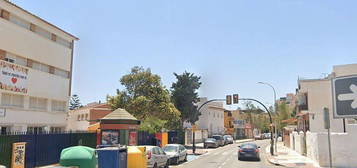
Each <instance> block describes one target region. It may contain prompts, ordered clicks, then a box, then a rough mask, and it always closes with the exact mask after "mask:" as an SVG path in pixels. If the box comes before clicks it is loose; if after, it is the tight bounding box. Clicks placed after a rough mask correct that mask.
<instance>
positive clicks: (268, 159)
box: [265, 146, 286, 167]
mask: <svg viewBox="0 0 357 168" xmlns="http://www.w3.org/2000/svg"><path fill="white" fill-rule="evenodd" d="M269 148H270V146H267V147H266V148H265V153H266V154H267V157H266V158H267V161H268V162H269V163H270V164H273V165H276V166H282V167H286V166H284V165H282V164H280V163H277V162H275V161H273V160H274V159H273V157H272V156H270V152H267V151H269Z"/></svg>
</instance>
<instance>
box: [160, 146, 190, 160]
mask: <svg viewBox="0 0 357 168" xmlns="http://www.w3.org/2000/svg"><path fill="white" fill-rule="evenodd" d="M163 150H164V152H165V153H166V154H167V155H168V156H169V158H170V163H171V164H176V165H177V164H179V163H180V162H181V161H187V150H186V148H185V147H184V146H183V145H180V144H168V145H166V146H165V147H164V148H163Z"/></svg>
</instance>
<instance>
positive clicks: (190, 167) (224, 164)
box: [170, 140, 281, 168]
mask: <svg viewBox="0 0 357 168" xmlns="http://www.w3.org/2000/svg"><path fill="white" fill-rule="evenodd" d="M254 143H256V144H257V145H259V146H260V147H261V152H260V158H261V161H239V160H238V153H237V152H238V144H232V145H226V146H224V147H220V148H217V149H216V150H212V151H209V152H208V153H206V154H204V155H201V156H199V157H197V158H196V159H194V160H192V161H189V162H186V163H182V164H180V165H177V166H170V167H172V168H176V167H177V168H203V167H204V168H237V167H244V168H273V167H276V168H277V167H279V166H275V165H272V164H270V163H269V162H268V161H267V159H266V152H265V148H266V147H267V146H268V144H269V140H258V141H254ZM279 168H281V167H279Z"/></svg>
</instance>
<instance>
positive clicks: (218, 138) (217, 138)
mask: <svg viewBox="0 0 357 168" xmlns="http://www.w3.org/2000/svg"><path fill="white" fill-rule="evenodd" d="M212 138H214V139H216V140H220V139H221V136H212Z"/></svg>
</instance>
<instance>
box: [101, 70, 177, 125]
mask: <svg viewBox="0 0 357 168" xmlns="http://www.w3.org/2000/svg"><path fill="white" fill-rule="evenodd" d="M120 83H121V84H122V85H123V86H124V87H125V89H123V90H117V93H116V95H115V96H110V95H108V96H107V103H108V104H109V105H110V106H111V108H112V109H113V110H115V109H117V108H124V109H126V110H127V111H128V112H129V113H131V114H132V115H134V116H135V117H136V118H137V119H139V120H141V121H142V126H141V127H140V128H141V129H142V130H146V131H153V130H152V129H154V130H155V131H156V132H158V131H160V130H161V129H162V128H166V129H172V128H171V127H172V125H171V124H170V122H173V121H176V120H177V119H178V118H179V117H180V112H179V111H178V110H177V109H176V108H175V106H174V104H173V103H171V99H170V94H169V91H168V90H167V89H166V88H165V87H164V86H163V85H162V83H161V78H160V76H158V75H156V74H153V73H151V70H150V69H144V68H143V67H133V68H132V69H131V72H130V73H129V74H127V75H124V76H123V77H122V78H121V79H120ZM155 121H160V123H161V124H155V126H154V125H153V123H154V122H155ZM161 121H165V122H161Z"/></svg>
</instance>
